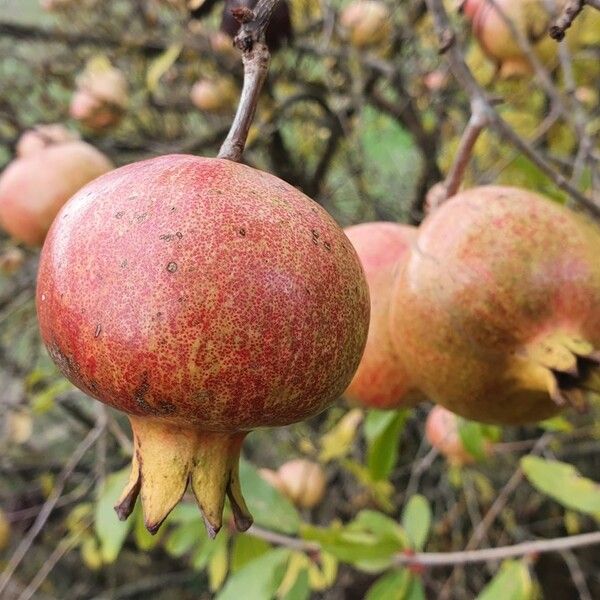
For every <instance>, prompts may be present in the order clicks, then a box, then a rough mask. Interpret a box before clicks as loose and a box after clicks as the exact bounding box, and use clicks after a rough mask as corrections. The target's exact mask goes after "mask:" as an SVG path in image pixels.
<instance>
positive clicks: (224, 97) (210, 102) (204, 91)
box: [190, 77, 239, 113]
mask: <svg viewBox="0 0 600 600" xmlns="http://www.w3.org/2000/svg"><path fill="white" fill-rule="evenodd" d="M238 95H239V94H238V91H237V88H236V86H235V83H233V81H231V80H230V79H225V78H223V77H221V78H219V79H199V80H198V81H197V82H196V83H195V84H194V85H193V87H192V90H191V92H190V99H191V101H192V104H193V105H194V106H195V107H196V108H199V109H200V110H203V111H206V112H210V113H220V112H227V111H231V110H233V108H234V107H235V102H236V100H237V98H238Z"/></svg>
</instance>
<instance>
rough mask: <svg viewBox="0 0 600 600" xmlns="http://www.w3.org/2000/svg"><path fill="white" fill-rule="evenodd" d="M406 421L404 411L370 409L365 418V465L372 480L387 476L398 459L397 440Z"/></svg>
mask: <svg viewBox="0 0 600 600" xmlns="http://www.w3.org/2000/svg"><path fill="white" fill-rule="evenodd" d="M405 422H406V412H405V411H397V410H371V411H369V413H368V415H367V418H366V419H365V425H364V432H365V438H366V440H367V466H368V468H369V472H370V474H371V477H372V478H373V480H375V481H378V480H381V479H386V478H387V477H389V475H390V473H391V472H392V471H393V469H394V467H395V466H396V462H397V461H398V445H399V444H398V440H399V438H400V433H401V432H402V429H403V428H404V424H405Z"/></svg>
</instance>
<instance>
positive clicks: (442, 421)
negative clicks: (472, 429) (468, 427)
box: [425, 406, 475, 466]
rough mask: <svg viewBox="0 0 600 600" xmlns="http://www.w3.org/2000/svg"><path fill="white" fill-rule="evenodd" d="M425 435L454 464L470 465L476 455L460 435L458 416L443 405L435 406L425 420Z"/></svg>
mask: <svg viewBox="0 0 600 600" xmlns="http://www.w3.org/2000/svg"><path fill="white" fill-rule="evenodd" d="M425 437H426V438H427V441H428V442H429V443H430V444H431V445H432V446H433V447H434V448H436V449H437V450H438V451H439V453H440V454H442V455H443V456H445V457H446V459H447V460H448V462H449V463H450V464H452V465H457V466H461V465H468V464H471V463H473V462H475V457H474V456H473V455H472V454H471V453H470V452H469V451H468V450H467V449H466V448H465V445H464V444H463V442H462V439H461V437H460V428H459V420H458V417H457V416H456V415H455V414H454V413H452V412H450V411H449V410H446V409H445V408H444V407H442V406H434V407H433V408H432V409H431V410H430V411H429V414H428V415H427V420H426V421H425Z"/></svg>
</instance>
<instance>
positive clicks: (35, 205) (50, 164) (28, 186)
mask: <svg viewBox="0 0 600 600" xmlns="http://www.w3.org/2000/svg"><path fill="white" fill-rule="evenodd" d="M30 150H31V148H30ZM112 168H113V165H112V164H111V162H110V160H108V158H107V157H106V156H104V154H102V153H101V152H99V151H98V150H96V148H94V147H93V146H90V145H89V144H86V143H85V142H79V141H74V142H65V143H61V144H54V145H50V146H47V147H45V148H42V149H38V150H37V151H34V152H33V153H31V154H27V153H26V155H25V156H23V157H22V158H17V159H15V160H13V161H12V162H11V163H10V164H9V165H8V167H6V169H5V170H4V172H3V173H2V176H1V177H0V226H2V228H3V229H5V230H6V231H7V232H8V233H9V234H10V235H12V236H13V237H14V238H16V239H18V240H20V241H22V242H24V243H25V244H29V245H31V246H38V245H41V244H42V243H43V241H44V238H45V237H46V233H47V231H48V228H49V227H50V225H51V224H52V221H53V220H54V217H55V216H56V213H58V211H59V210H60V208H61V206H62V205H63V204H64V203H65V202H66V201H67V200H68V199H69V198H70V197H71V196H72V195H73V194H74V193H75V192H76V191H77V190H79V189H80V188H81V187H83V186H84V185H85V184H86V183H88V182H89V181H91V180H92V179H94V178H96V177H98V175H102V174H103V173H106V172H107V171H110V170H111V169H112Z"/></svg>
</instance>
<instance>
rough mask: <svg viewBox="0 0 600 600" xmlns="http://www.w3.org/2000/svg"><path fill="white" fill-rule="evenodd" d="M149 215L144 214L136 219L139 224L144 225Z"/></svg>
mask: <svg viewBox="0 0 600 600" xmlns="http://www.w3.org/2000/svg"><path fill="white" fill-rule="evenodd" d="M147 215H148V213H142V214H141V215H136V216H135V218H136V220H137V222H138V223H142V222H143V221H144V219H145V218H146V216H147Z"/></svg>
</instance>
